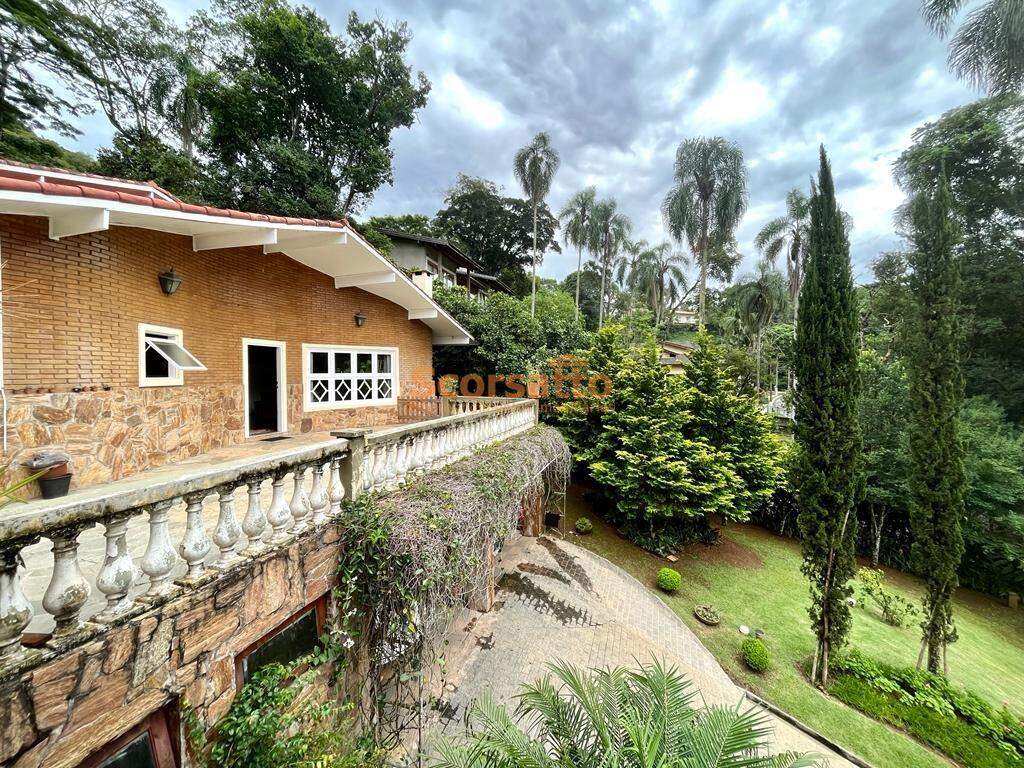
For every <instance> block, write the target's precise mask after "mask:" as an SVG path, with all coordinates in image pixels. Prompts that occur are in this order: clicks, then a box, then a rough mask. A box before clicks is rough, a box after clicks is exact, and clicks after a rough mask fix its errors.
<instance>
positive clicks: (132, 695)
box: [0, 526, 340, 768]
mask: <svg viewBox="0 0 1024 768" xmlns="http://www.w3.org/2000/svg"><path fill="white" fill-rule="evenodd" d="M338 539H339V531H338V529H337V527H336V526H327V527H326V528H320V529H317V530H315V531H309V532H307V533H305V534H303V535H302V536H300V537H299V538H298V539H297V540H296V541H294V542H293V543H291V544H290V545H288V546H287V547H284V548H281V549H277V550H272V551H270V552H268V553H267V554H265V555H263V556H262V557H260V558H258V559H256V560H251V561H243V562H242V563H240V564H239V565H238V566H236V567H235V568H234V569H233V570H230V571H227V572H225V573H222V574H219V575H218V576H216V578H214V580H213V581H211V582H209V583H207V584H205V585H204V586H201V587H198V588H195V589H192V590H190V591H186V592H185V593H184V594H182V595H181V596H179V597H175V598H173V599H171V600H169V601H168V602H166V603H164V604H162V605H159V606H157V607H154V608H152V609H150V610H148V611H146V612H145V613H142V614H140V615H136V616H134V617H133V618H131V619H128V620H126V621H123V623H121V624H120V625H117V626H114V627H111V628H108V629H105V630H103V631H101V632H100V633H99V634H97V635H96V636H95V637H94V638H92V639H90V640H89V642H86V643H84V644H80V645H78V646H76V647H73V648H71V649H66V650H64V651H63V652H52V651H51V652H48V653H49V658H47V659H46V660H45V662H43V663H36V664H35V665H33V664H32V663H28V664H26V665H23V667H22V668H21V669H20V670H19V671H18V672H17V673H12V672H11V671H10V670H6V671H3V670H0V764H2V765H4V766H11V768H43V767H44V766H45V768H73V766H77V765H78V764H79V763H80V762H81V761H82V760H84V759H85V758H86V757H88V756H89V755H91V754H93V753H94V752H96V751H97V750H98V749H100V748H101V747H103V746H104V745H106V744H108V743H109V742H111V741H113V740H114V739H117V738H118V737H119V736H121V735H122V734H124V733H126V732H127V731H128V730H130V729H131V728H132V727H133V726H135V725H136V724H137V723H138V722H140V721H141V720H142V719H143V718H145V717H146V716H148V715H149V714H151V713H153V712H155V711H157V710H158V709H161V708H162V707H164V706H167V705H168V704H179V705H180V703H181V702H183V701H187V702H188V703H189V704H190V705H192V706H193V707H195V709H196V713H197V715H198V716H199V718H200V721H201V722H202V723H203V724H204V725H205V726H206V727H211V726H212V725H213V723H215V722H216V720H217V719H219V718H220V717H221V716H222V715H223V714H224V713H225V712H227V710H228V708H229V707H230V705H231V701H232V699H233V697H234V695H235V693H236V691H235V654H237V653H239V652H241V651H242V650H244V649H246V648H247V647H248V646H250V645H252V643H254V642H255V641H257V640H259V639H260V638H261V637H263V636H265V635H266V634H267V633H268V632H270V631H271V630H273V629H274V628H275V627H277V626H278V625H279V624H280V623H281V622H282V621H284V620H285V619H287V618H288V617H290V616H292V615H294V614H295V613H297V612H298V611H299V610H301V609H302V608H303V607H304V606H306V605H308V604H309V603H311V602H313V601H314V600H316V599H317V598H319V597H320V596H322V595H324V594H325V593H327V592H328V591H329V590H330V588H331V587H332V586H333V584H334V578H335V571H336V568H337V560H338V551H339V546H340V545H339V543H338ZM322 684H323V683H322ZM178 736H179V734H172V738H175V737H178Z"/></svg>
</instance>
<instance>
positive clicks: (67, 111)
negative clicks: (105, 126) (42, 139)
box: [0, 0, 96, 144]
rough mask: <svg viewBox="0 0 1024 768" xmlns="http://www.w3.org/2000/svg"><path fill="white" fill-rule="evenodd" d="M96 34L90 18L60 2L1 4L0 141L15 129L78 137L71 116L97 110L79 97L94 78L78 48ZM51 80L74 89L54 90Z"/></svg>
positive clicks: (27, 0) (10, 0)
mask: <svg viewBox="0 0 1024 768" xmlns="http://www.w3.org/2000/svg"><path fill="white" fill-rule="evenodd" d="M92 32H93V25H92V24H91V23H90V22H89V21H88V20H87V19H85V18H83V17H81V16H79V15H78V14H76V13H74V12H73V11H72V10H71V9H70V8H68V6H66V5H65V4H64V3H62V2H59V0H2V2H0V144H3V143H5V142H6V140H8V139H9V138H10V134H11V133H13V132H16V131H31V130H42V129H50V130H54V131H57V132H58V133H61V134H63V135H64V136H76V135H78V133H79V131H78V129H77V127H76V126H75V125H74V123H73V122H72V121H73V119H74V118H77V117H81V116H82V115H86V114H89V113H91V112H92V111H93V108H92V106H91V105H90V104H88V103H87V102H85V101H83V100H82V99H81V98H78V97H79V96H80V95H81V89H82V88H84V87H85V86H86V85H88V84H89V83H90V82H92V81H93V80H94V79H95V78H96V73H95V72H93V70H92V69H91V68H90V66H89V64H88V62H87V61H86V59H85V58H84V57H83V56H82V54H81V52H80V47H81V45H82V41H83V40H84V39H85V38H86V37H87V36H89V35H90V34H92ZM41 73H44V74H45V75H46V76H47V77H45V78H41V77H39V75H40V74H41ZM47 79H50V82H49V83H48V82H47ZM53 80H56V81H57V82H59V83H61V84H62V85H64V86H67V87H68V89H69V91H70V93H69V94H68V95H63V94H62V93H61V91H60V90H55V89H54V88H53V87H52V81H53Z"/></svg>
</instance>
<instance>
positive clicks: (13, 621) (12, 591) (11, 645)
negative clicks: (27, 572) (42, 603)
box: [0, 539, 35, 665]
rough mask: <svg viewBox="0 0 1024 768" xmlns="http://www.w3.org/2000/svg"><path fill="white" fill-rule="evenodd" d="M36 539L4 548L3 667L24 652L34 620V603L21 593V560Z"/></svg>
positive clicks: (0, 561) (0, 590) (0, 594)
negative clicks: (27, 631) (23, 640)
mask: <svg viewBox="0 0 1024 768" xmlns="http://www.w3.org/2000/svg"><path fill="white" fill-rule="evenodd" d="M34 543H35V540H34V539H33V540H28V541H26V540H21V541H18V542H11V543H7V544H4V545H3V548H2V549H0V665H3V664H4V663H5V662H8V661H14V660H15V659H17V658H18V657H19V656H20V655H21V653H22V648H21V633H22V632H24V631H25V628H26V627H27V626H28V625H29V623H30V622H31V621H32V603H30V602H29V601H28V599H27V598H26V597H25V593H24V592H22V590H21V574H20V573H18V569H19V568H21V567H24V561H23V560H22V559H21V550H22V548H23V547H27V546H30V545H31V544H34Z"/></svg>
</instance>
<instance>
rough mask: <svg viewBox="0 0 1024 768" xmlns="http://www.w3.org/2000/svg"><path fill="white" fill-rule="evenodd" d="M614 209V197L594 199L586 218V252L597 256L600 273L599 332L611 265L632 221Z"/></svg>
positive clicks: (627, 235)
mask: <svg viewBox="0 0 1024 768" xmlns="http://www.w3.org/2000/svg"><path fill="white" fill-rule="evenodd" d="M618 208H619V207H618V203H617V202H615V199H614V198H606V199H604V200H598V201H597V202H596V203H595V204H594V209H593V212H592V213H591V217H590V250H591V251H593V252H594V253H595V254H597V255H598V258H599V266H600V270H601V303H600V304H599V305H598V313H597V327H598V328H599V329H600V328H601V327H602V326H603V325H604V318H605V314H606V311H605V309H606V305H607V303H608V277H609V271H610V270H611V265H612V262H613V261H614V260H615V257H616V256H617V255H618V253H619V251H620V250H621V249H622V248H623V247H625V245H626V244H627V243H628V242H629V233H630V232H631V231H632V229H633V222H632V221H631V220H630V218H629V217H628V216H626V214H624V213H622V212H620V211H619V209H618Z"/></svg>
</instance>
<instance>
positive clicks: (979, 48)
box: [921, 0, 1024, 96]
mask: <svg viewBox="0 0 1024 768" xmlns="http://www.w3.org/2000/svg"><path fill="white" fill-rule="evenodd" d="M969 5H970V6H973V9H972V10H971V12H970V13H968V14H967V17H966V18H965V19H964V21H963V23H962V24H961V25H960V26H959V28H958V29H957V31H956V34H954V35H953V39H952V40H951V41H950V44H949V66H950V68H951V69H952V70H953V72H954V74H956V75H957V77H960V78H962V79H964V80H966V81H967V82H969V83H970V84H971V85H972V86H974V87H975V88H979V89H981V90H984V91H987V92H988V93H989V94H990V95H993V96H994V95H997V94H1004V93H1017V92H1020V91H1021V89H1022V88H1024V4H1022V3H1021V0H984V1H983V2H977V3H974V2H971V1H970V0H923V2H922V3H921V10H922V13H924V18H925V20H926V21H927V22H928V25H929V26H930V27H931V28H932V30H933V31H934V32H935V33H936V34H938V35H939V36H941V37H946V36H947V35H949V33H950V30H951V29H952V27H953V22H954V21H955V20H956V18H957V16H958V15H959V14H960V11H962V10H963V9H964V8H966V7H967V6H969Z"/></svg>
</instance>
